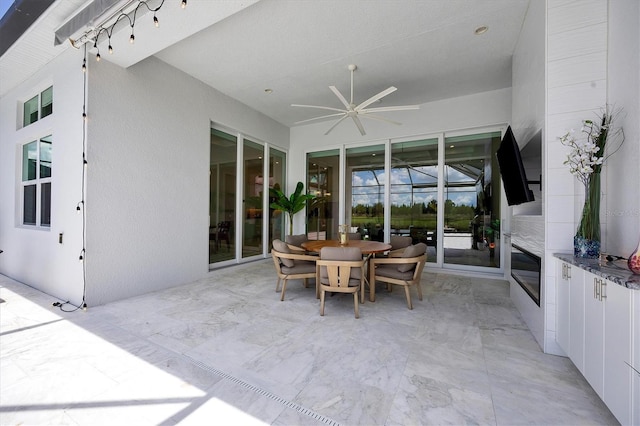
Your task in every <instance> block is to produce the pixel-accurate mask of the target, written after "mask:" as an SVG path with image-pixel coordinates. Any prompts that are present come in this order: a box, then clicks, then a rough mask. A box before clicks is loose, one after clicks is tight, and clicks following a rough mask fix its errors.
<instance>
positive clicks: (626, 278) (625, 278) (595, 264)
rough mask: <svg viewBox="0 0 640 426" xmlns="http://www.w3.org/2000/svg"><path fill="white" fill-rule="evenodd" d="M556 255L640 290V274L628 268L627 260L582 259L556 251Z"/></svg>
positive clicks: (603, 276) (608, 278)
mask: <svg viewBox="0 0 640 426" xmlns="http://www.w3.org/2000/svg"><path fill="white" fill-rule="evenodd" d="M553 255H554V256H555V257H557V258H558V259H560V260H563V261H565V262H567V263H570V264H572V265H574V266H577V267H579V268H582V269H584V270H585V271H589V272H591V273H592V274H595V275H598V276H601V277H602V278H605V279H607V280H609V281H611V282H614V283H616V284H620V285H621V286H623V287H627V288H630V289H632V290H640V275H635V274H634V273H633V272H631V271H630V270H629V268H627V261H626V260H618V261H614V262H607V261H605V260H602V259H582V258H578V257H574V256H573V254H570V253H554V254H553Z"/></svg>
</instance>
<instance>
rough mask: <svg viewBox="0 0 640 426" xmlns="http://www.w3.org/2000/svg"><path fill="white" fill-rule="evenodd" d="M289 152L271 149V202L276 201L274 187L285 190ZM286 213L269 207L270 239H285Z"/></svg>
mask: <svg viewBox="0 0 640 426" xmlns="http://www.w3.org/2000/svg"><path fill="white" fill-rule="evenodd" d="M286 161H287V154H285V153H284V152H282V151H278V150H277V149H274V148H271V149H269V204H271V203H272V202H274V201H275V198H274V195H273V189H279V190H281V191H282V190H283V189H284V186H285V182H286V170H287V164H286ZM285 216H286V215H285V214H283V213H282V212H281V211H279V210H274V209H271V208H270V209H269V241H273V240H274V239H276V238H278V239H280V240H282V241H284V236H285Z"/></svg>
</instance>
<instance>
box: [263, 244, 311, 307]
mask: <svg viewBox="0 0 640 426" xmlns="http://www.w3.org/2000/svg"><path fill="white" fill-rule="evenodd" d="M271 257H272V258H273V264H274V265H275V267H276V273H277V274H278V281H277V282H276V291H278V290H279V289H280V282H281V281H282V292H281V294H280V300H281V301H282V300H284V293H285V292H286V291H287V281H288V280H291V279H302V280H303V282H304V286H305V288H307V286H308V282H309V278H316V259H317V257H316V256H310V255H306V254H300V253H294V252H292V250H290V249H289V246H288V245H287V243H285V242H284V241H282V240H278V239H276V240H273V242H272V249H271ZM316 293H317V290H316Z"/></svg>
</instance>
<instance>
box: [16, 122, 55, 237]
mask: <svg viewBox="0 0 640 426" xmlns="http://www.w3.org/2000/svg"><path fill="white" fill-rule="evenodd" d="M47 139H48V140H49V141H51V144H52V146H53V135H52V134H48V135H45V136H42V137H40V138H37V139H36V140H30V141H28V142H25V143H23V144H21V145H20V167H19V175H18V180H19V182H20V209H19V210H20V218H19V220H20V222H19V223H20V225H21V226H24V227H29V228H42V229H50V228H51V204H52V202H51V197H50V198H49V223H46V224H43V223H42V186H43V185H45V184H47V183H48V184H50V185H51V186H52V184H51V181H52V180H51V176H48V177H41V176H40V162H41V152H40V149H41V147H42V142H43V141H44V142H46V141H47ZM31 143H35V144H36V167H35V169H36V170H35V172H36V176H35V179H30V180H24V179H23V173H24V167H25V159H24V147H25V146H27V145H29V144H31ZM51 164H52V165H53V160H52V161H51ZM51 175H53V173H51ZM32 185H35V187H36V195H35V197H36V200H35V201H36V203H35V214H36V220H35V224H32V223H25V217H24V214H25V211H24V202H25V188H26V187H27V186H32Z"/></svg>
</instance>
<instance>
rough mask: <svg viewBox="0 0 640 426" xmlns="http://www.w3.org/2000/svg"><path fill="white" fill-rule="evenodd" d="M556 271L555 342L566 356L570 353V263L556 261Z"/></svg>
mask: <svg viewBox="0 0 640 426" xmlns="http://www.w3.org/2000/svg"><path fill="white" fill-rule="evenodd" d="M557 264H558V270H557V271H556V342H558V346H560V348H561V349H562V350H563V351H564V353H565V354H567V356H569V353H570V347H571V340H570V337H569V332H570V328H571V327H570V324H571V318H570V317H569V315H570V312H571V305H570V301H571V299H570V294H571V288H570V284H571V283H570V281H569V277H570V276H571V265H570V264H568V263H566V262H562V261H558V262H557Z"/></svg>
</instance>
